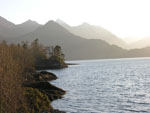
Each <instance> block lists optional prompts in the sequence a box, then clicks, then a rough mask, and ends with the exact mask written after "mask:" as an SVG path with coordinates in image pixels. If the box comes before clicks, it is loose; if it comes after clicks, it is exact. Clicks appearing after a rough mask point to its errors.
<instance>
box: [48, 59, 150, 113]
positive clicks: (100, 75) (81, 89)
mask: <svg viewBox="0 0 150 113" xmlns="http://www.w3.org/2000/svg"><path fill="white" fill-rule="evenodd" d="M72 62H73V63H77V64H80V65H75V66H73V65H72V66H69V68H66V69H62V70H50V71H52V72H54V73H55V74H56V75H57V76H58V77H59V79H58V80H56V81H53V82H52V83H53V84H55V85H56V86H58V87H61V88H63V89H65V90H66V91H67V94H66V95H65V96H64V98H63V99H60V100H57V101H54V102H53V103H52V104H53V106H54V107H55V108H58V109H60V110H64V111H66V112H68V113H134V112H135V113H136V112H138V113H150V59H118V60H94V61H72Z"/></svg>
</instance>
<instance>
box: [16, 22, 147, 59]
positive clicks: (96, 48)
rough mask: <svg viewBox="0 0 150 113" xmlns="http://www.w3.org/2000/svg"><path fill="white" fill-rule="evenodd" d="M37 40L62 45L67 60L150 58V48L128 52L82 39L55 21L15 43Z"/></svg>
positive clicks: (17, 39) (97, 41)
mask: <svg viewBox="0 0 150 113" xmlns="http://www.w3.org/2000/svg"><path fill="white" fill-rule="evenodd" d="M36 38H38V39H39V40H40V42H41V43H43V44H44V45H60V46H61V47H62V48H63V53H64V54H65V55H66V59H67V60H83V59H102V58H103V59H104V58H123V57H146V56H150V52H149V51H147V50H149V48H146V49H145V48H144V49H139V50H138V49H134V50H129V51H128V50H125V49H122V48H120V47H118V46H115V45H110V44H108V43H106V42H105V41H103V40H100V39H85V38H81V37H79V36H77V35H74V34H72V33H70V32H69V31H68V30H67V29H65V28H64V27H62V26H60V25H59V24H57V23H56V22H54V21H49V22H48V23H46V24H45V25H44V26H41V27H39V28H38V29H36V30H35V31H34V32H32V33H29V34H26V35H24V36H23V37H18V38H16V39H15V42H16V41H18V42H20V41H22V40H28V41H29V42H31V41H33V40H35V39H36Z"/></svg>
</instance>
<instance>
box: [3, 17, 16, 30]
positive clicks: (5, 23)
mask: <svg viewBox="0 0 150 113" xmlns="http://www.w3.org/2000/svg"><path fill="white" fill-rule="evenodd" d="M0 26H3V27H5V28H11V27H14V26H15V24H14V23H12V22H10V21H8V20H7V19H5V18H4V17H2V16H0Z"/></svg>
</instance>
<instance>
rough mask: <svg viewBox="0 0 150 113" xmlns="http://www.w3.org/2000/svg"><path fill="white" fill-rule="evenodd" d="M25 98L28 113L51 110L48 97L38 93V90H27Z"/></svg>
mask: <svg viewBox="0 0 150 113" xmlns="http://www.w3.org/2000/svg"><path fill="white" fill-rule="evenodd" d="M25 96H26V97H27V100H28V103H29V106H30V108H31V109H30V113H40V112H41V111H43V110H49V109H53V108H52V106H51V105H50V100H49V99H48V96H47V95H45V94H44V93H42V92H40V91H39V90H38V89H33V88H27V89H26V91H25Z"/></svg>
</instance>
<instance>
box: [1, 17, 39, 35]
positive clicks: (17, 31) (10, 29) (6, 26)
mask: <svg viewBox="0 0 150 113" xmlns="http://www.w3.org/2000/svg"><path fill="white" fill-rule="evenodd" d="M39 26H41V25H40V24H38V23H37V22H35V21H31V20H28V21H26V22H24V23H22V24H19V25H15V24H13V23H11V22H10V21H8V20H6V19H4V18H3V17H0V35H2V36H4V37H10V38H11V37H18V36H21V35H25V34H27V33H30V32H33V31H34V30H35V29H37V28H38V27H39Z"/></svg>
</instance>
